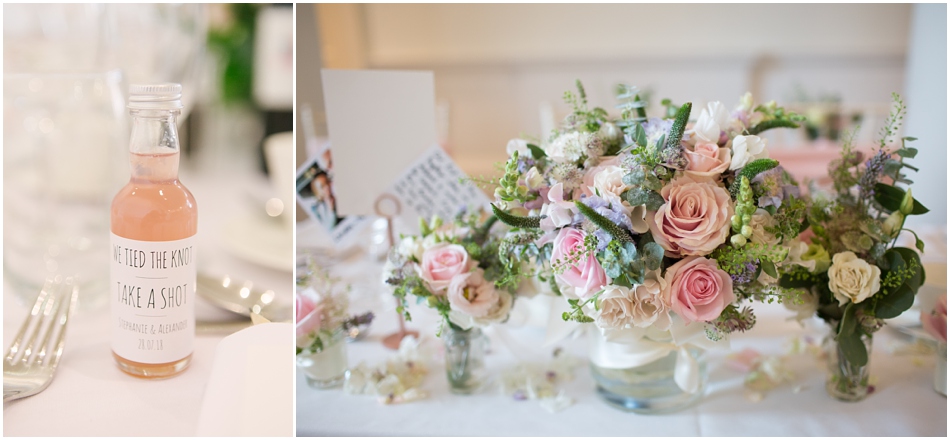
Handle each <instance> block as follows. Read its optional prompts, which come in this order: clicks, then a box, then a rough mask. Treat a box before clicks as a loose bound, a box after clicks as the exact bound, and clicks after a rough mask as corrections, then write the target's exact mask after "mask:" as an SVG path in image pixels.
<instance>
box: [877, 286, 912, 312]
mask: <svg viewBox="0 0 950 440" xmlns="http://www.w3.org/2000/svg"><path fill="white" fill-rule="evenodd" d="M913 305H914V291H913V290H911V288H910V287H909V286H908V285H907V284H901V285H900V287H898V288H897V289H895V290H894V291H892V292H888V294H887V295H885V296H883V297H881V298H880V299H878V301H877V304H876V306H875V307H874V315H875V316H877V317H878V318H881V319H892V318H896V317H898V316H900V314H901V313H904V312H906V311H907V310H908V309H910V308H911V306H913Z"/></svg>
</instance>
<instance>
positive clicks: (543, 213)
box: [493, 81, 805, 341]
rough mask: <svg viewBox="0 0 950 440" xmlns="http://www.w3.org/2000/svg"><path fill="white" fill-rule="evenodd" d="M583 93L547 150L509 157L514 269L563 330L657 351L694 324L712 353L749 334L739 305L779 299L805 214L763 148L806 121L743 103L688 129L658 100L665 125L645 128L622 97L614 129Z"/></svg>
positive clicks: (501, 207) (641, 110) (522, 146)
mask: <svg viewBox="0 0 950 440" xmlns="http://www.w3.org/2000/svg"><path fill="white" fill-rule="evenodd" d="M577 89H578V91H577V93H573V92H568V93H566V94H565V100H566V102H567V103H568V104H569V105H571V106H572V107H573V112H572V113H571V114H570V115H569V116H568V117H567V118H566V119H565V121H564V123H563V124H562V126H561V127H560V128H559V129H557V130H555V132H554V133H552V134H551V136H550V137H549V138H547V139H546V140H544V141H542V142H539V143H537V144H536V143H529V142H528V141H527V140H522V139H515V140H512V141H510V142H509V144H508V152H509V154H510V157H509V159H508V161H507V163H506V164H505V174H504V176H503V177H502V178H501V179H500V180H499V182H498V183H499V187H498V188H497V190H496V192H495V196H496V199H497V203H496V204H495V205H493V208H494V211H495V214H496V215H497V216H498V218H499V219H500V220H501V221H502V222H504V223H506V224H508V225H510V226H512V227H513V229H512V232H511V233H510V234H511V235H512V236H513V237H516V239H514V240H512V241H513V242H516V243H518V244H519V245H520V247H517V248H516V251H517V252H515V253H514V255H515V256H516V260H518V261H521V262H524V261H528V262H531V263H533V264H535V265H537V266H539V270H538V271H537V275H538V277H539V279H540V280H541V281H544V282H547V283H548V284H549V285H550V286H551V290H552V291H553V292H554V293H556V294H559V295H562V296H564V297H565V298H566V299H567V301H568V303H569V305H570V311H568V312H565V313H564V314H563V319H565V320H570V321H577V322H592V323H594V324H595V325H596V326H597V327H598V328H599V329H600V330H601V331H602V332H603V334H604V335H605V336H607V337H608V340H610V339H612V338H613V339H616V340H626V341H629V340H631V337H632V338H633V339H638V338H647V339H660V340H662V339H663V338H668V335H669V333H664V332H667V331H670V330H671V329H674V328H682V327H683V326H687V325H690V324H692V323H697V324H696V325H693V326H692V327H691V328H692V329H693V330H695V329H697V327H698V328H700V329H703V330H704V331H701V332H700V333H705V335H706V336H707V337H708V338H709V339H711V340H719V339H721V338H723V337H724V336H725V335H726V334H728V333H731V332H734V331H744V330H747V329H749V328H751V327H752V326H753V325H754V323H755V317H754V315H753V313H752V310H751V309H750V308H748V307H745V308H741V309H740V307H739V305H740V303H741V302H742V301H745V300H748V299H764V298H767V297H768V298H771V299H774V298H776V297H779V295H780V293H779V292H777V290H776V289H775V287H774V284H775V282H776V281H777V279H778V276H779V274H778V271H777V267H778V266H779V265H781V264H783V263H784V262H785V260H786V257H787V255H788V251H789V249H788V247H787V246H786V243H788V242H789V241H791V240H792V239H794V238H795V237H797V236H798V234H799V232H800V230H801V226H802V222H803V219H804V215H805V204H804V201H803V200H802V199H800V198H799V195H798V190H797V183H796V182H795V181H794V180H793V179H792V178H791V177H790V176H789V175H788V174H787V173H785V172H784V171H783V169H782V168H781V167H780V166H779V164H778V162H777V161H775V160H772V159H769V151H768V148H767V140H766V139H764V138H762V137H760V136H759V135H760V134H761V133H762V132H763V131H765V130H768V129H771V128H777V127H789V128H794V127H797V126H798V125H797V123H796V121H799V120H801V117H799V116H798V115H795V114H793V113H790V112H787V111H785V110H784V109H783V108H781V107H778V106H777V105H776V104H775V103H774V102H771V103H768V104H765V105H758V106H757V105H755V104H754V103H753V100H752V97H751V95H750V94H746V95H745V96H743V97H742V98H741V99H740V103H739V105H738V106H737V107H735V108H733V109H732V110H729V109H727V108H726V106H725V105H723V104H722V103H720V102H711V103H709V104H708V105H707V106H706V107H705V108H703V109H702V110H701V111H700V112H699V116H698V118H697V119H696V120H695V121H694V122H693V123H692V124H690V123H689V117H690V115H691V113H692V110H693V109H692V105H691V103H686V104H683V105H680V106H677V105H674V104H673V103H671V102H670V101H669V100H664V101H663V102H662V104H663V105H664V107H665V111H664V116H663V117H662V118H661V117H650V118H648V117H647V114H646V108H645V107H646V103H645V102H644V101H643V100H641V99H640V96H639V94H638V92H637V90H636V89H635V88H631V87H626V86H621V87H619V96H618V98H619V100H620V101H621V104H620V105H619V108H620V109H621V114H620V117H619V118H618V119H611V118H610V117H609V116H608V113H607V111H605V110H604V109H601V108H595V109H592V110H591V109H589V108H588V105H587V99H586V94H585V92H584V89H583V86H582V85H581V84H580V82H579V81H578V83H577ZM539 144H540V145H539ZM512 264H515V263H512ZM664 334H665V335H666V336H663V335H664ZM621 335H624V336H621ZM674 339H675V337H674Z"/></svg>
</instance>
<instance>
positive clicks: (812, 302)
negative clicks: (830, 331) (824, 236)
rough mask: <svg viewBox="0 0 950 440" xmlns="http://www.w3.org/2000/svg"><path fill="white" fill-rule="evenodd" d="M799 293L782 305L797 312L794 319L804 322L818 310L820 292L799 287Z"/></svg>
mask: <svg viewBox="0 0 950 440" xmlns="http://www.w3.org/2000/svg"><path fill="white" fill-rule="evenodd" d="M805 247H806V248H807V247H808V246H805ZM799 293H800V295H799V296H798V298H794V299H787V300H785V301H782V305H784V306H785V308H786V309H788V310H791V311H793V312H795V317H794V319H795V320H797V321H798V322H802V321H804V320H806V319H808V318H810V317H812V316H814V315H815V312H816V311H818V294H817V293H815V292H812V291H811V290H808V289H799Z"/></svg>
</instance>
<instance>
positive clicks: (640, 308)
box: [632, 278, 672, 330]
mask: <svg viewBox="0 0 950 440" xmlns="http://www.w3.org/2000/svg"><path fill="white" fill-rule="evenodd" d="M665 284H666V282H665V281H664V280H663V279H662V278H660V279H659V280H651V279H648V280H646V281H645V282H644V283H643V284H641V285H638V286H634V288H633V320H632V321H633V325H634V326H636V327H641V328H646V327H650V326H655V327H656V328H657V329H659V330H669V329H670V324H671V323H672V321H671V320H670V306H669V300H668V299H666V298H664V297H663V291H664V290H665V287H666V286H665Z"/></svg>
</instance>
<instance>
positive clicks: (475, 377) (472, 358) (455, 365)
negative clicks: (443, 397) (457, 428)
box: [442, 325, 488, 394]
mask: <svg viewBox="0 0 950 440" xmlns="http://www.w3.org/2000/svg"><path fill="white" fill-rule="evenodd" d="M442 340H443V342H444V343H445V376H446V378H447V379H448V380H449V391H451V392H452V394H474V393H476V392H478V391H479V390H480V389H481V388H482V387H483V386H484V385H485V379H486V378H487V376H488V374H487V372H488V370H487V368H486V367H485V350H486V348H487V346H488V338H486V337H485V335H484V334H482V331H481V330H480V329H478V328H471V329H469V330H461V329H459V328H456V327H455V326H452V325H449V326H447V327H446V328H445V329H444V330H443V334H442Z"/></svg>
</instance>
